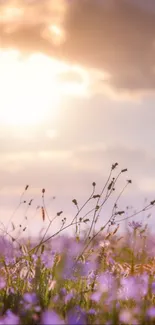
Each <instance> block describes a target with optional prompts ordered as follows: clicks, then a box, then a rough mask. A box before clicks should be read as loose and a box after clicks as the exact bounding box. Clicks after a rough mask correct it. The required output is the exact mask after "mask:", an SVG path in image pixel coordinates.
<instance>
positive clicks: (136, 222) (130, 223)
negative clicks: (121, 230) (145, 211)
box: [128, 220, 142, 230]
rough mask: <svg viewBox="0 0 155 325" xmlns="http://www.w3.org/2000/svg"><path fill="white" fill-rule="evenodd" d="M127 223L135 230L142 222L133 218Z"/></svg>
mask: <svg viewBox="0 0 155 325" xmlns="http://www.w3.org/2000/svg"><path fill="white" fill-rule="evenodd" d="M128 225H129V227H130V228H132V229H133V230H137V229H138V228H141V227H142V222H138V221H134V220H133V221H131V222H129V223H128Z"/></svg>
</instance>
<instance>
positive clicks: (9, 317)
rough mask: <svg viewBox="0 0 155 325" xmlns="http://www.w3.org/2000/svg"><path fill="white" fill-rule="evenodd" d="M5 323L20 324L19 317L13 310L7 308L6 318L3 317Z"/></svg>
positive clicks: (8, 324)
mask: <svg viewBox="0 0 155 325" xmlns="http://www.w3.org/2000/svg"><path fill="white" fill-rule="evenodd" d="M3 321H4V322H3V324H6V325H10V324H11V325H18V324H19V321H20V320H19V317H18V316H17V315H15V314H14V313H12V311H11V310H9V309H8V310H7V312H6V314H5V316H4V318H3Z"/></svg>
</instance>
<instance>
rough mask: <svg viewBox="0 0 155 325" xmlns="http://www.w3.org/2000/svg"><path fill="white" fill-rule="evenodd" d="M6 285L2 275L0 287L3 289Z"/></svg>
mask: <svg viewBox="0 0 155 325" xmlns="http://www.w3.org/2000/svg"><path fill="white" fill-rule="evenodd" d="M5 286H6V281H5V279H4V278H3V277H0V289H4V288H5Z"/></svg>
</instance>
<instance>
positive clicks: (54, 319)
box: [41, 310, 64, 325]
mask: <svg viewBox="0 0 155 325" xmlns="http://www.w3.org/2000/svg"><path fill="white" fill-rule="evenodd" d="M41 320H42V324H43V325H60V324H64V321H63V320H62V319H61V318H60V317H59V315H57V314H56V313H55V311H53V310H47V311H45V312H43V314H42V317H41Z"/></svg>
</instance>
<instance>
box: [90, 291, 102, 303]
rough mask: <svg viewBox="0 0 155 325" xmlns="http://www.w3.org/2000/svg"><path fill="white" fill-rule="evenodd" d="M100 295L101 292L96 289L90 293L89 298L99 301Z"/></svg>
mask: <svg viewBox="0 0 155 325" xmlns="http://www.w3.org/2000/svg"><path fill="white" fill-rule="evenodd" d="M101 295H102V293H101V292H99V291H96V292H94V293H93V294H92V295H91V298H90V299H91V300H93V301H96V302H99V301H100V299H101Z"/></svg>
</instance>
